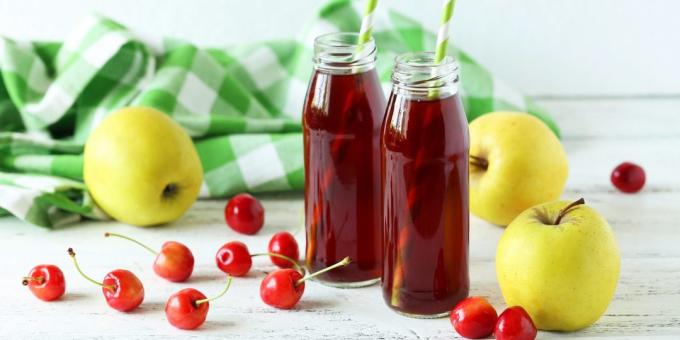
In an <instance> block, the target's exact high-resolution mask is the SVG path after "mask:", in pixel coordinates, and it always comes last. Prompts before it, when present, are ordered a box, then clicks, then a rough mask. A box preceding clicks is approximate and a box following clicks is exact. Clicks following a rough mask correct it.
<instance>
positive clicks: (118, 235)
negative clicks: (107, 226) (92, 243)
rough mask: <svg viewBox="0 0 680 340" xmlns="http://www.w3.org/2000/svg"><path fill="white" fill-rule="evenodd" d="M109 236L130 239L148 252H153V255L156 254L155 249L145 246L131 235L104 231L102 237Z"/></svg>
mask: <svg viewBox="0 0 680 340" xmlns="http://www.w3.org/2000/svg"><path fill="white" fill-rule="evenodd" d="M109 236H113V237H119V238H122V239H125V240H128V241H130V242H133V243H136V244H137V245H139V246H141V247H142V248H144V249H146V250H148V251H149V252H151V254H154V255H155V256H158V252H157V251H155V250H153V248H151V247H149V246H147V245H146V244H144V243H142V242H139V241H137V240H135V239H134V238H132V237H129V236H125V235H121V234H116V233H109V232H107V233H104V237H109Z"/></svg>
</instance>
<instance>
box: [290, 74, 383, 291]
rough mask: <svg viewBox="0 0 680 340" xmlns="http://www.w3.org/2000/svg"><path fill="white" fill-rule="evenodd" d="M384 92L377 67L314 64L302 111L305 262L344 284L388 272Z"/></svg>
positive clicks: (326, 279)
mask: <svg viewBox="0 0 680 340" xmlns="http://www.w3.org/2000/svg"><path fill="white" fill-rule="evenodd" d="M384 112H385V97H384V95H383V91H382V88H381V87H380V84H379V81H378V76H377V74H376V71H375V69H374V68H371V69H370V70H367V71H365V72H361V73H356V74H332V73H329V72H324V71H319V70H315V71H314V74H313V75H312V79H311V82H310V85H309V89H308V93H307V98H306V100H305V108H304V112H303V131H304V153H305V225H306V230H307V248H306V264H307V266H308V268H309V270H311V271H317V270H320V269H323V268H325V267H328V266H330V265H332V264H334V263H336V262H338V261H340V260H342V259H343V258H344V257H346V256H349V257H350V259H351V261H352V262H351V263H350V264H349V265H347V266H345V267H341V268H338V269H335V270H333V271H330V272H328V273H326V274H323V275H321V276H319V279H320V281H323V282H326V283H328V284H331V285H337V286H361V285H365V284H370V283H373V282H376V281H377V280H378V279H379V278H380V271H381V248H380V243H381V237H382V232H381V227H382V224H381V218H380V204H381V194H380V126H381V123H382V117H383V115H384Z"/></svg>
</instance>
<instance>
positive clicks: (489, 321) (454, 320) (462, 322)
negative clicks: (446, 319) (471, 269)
mask: <svg viewBox="0 0 680 340" xmlns="http://www.w3.org/2000/svg"><path fill="white" fill-rule="evenodd" d="M496 319H498V314H496V310H495V309H494V308H493V306H491V304H490V303H489V301H487V300H486V299H485V298H483V297H479V296H471V297H469V298H466V299H464V300H463V301H461V302H459V303H458V304H457V305H456V307H454V308H453V310H452V311H451V324H452V325H453V328H455V329H456V332H458V334H460V335H462V336H464V337H466V338H469V339H480V338H485V337H487V336H489V335H491V333H493V329H494V327H495V326H496Z"/></svg>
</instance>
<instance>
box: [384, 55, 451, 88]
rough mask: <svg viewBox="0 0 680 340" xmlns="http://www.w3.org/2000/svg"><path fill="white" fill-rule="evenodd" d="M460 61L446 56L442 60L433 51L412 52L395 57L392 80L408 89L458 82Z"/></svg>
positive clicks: (434, 86) (437, 86) (436, 86)
mask: <svg viewBox="0 0 680 340" xmlns="http://www.w3.org/2000/svg"><path fill="white" fill-rule="evenodd" d="M458 68H459V66H458V62H457V61H456V59H455V58H453V57H452V56H445V57H444V59H443V60H442V61H440V62H437V61H436V59H435V54H434V53H433V52H410V53H404V54H401V55H399V56H397V57H396V58H395V64H394V72H392V81H393V82H394V84H395V85H397V86H402V87H405V88H408V89H431V88H439V87H445V86H450V85H455V84H456V83H458V77H459V72H458Z"/></svg>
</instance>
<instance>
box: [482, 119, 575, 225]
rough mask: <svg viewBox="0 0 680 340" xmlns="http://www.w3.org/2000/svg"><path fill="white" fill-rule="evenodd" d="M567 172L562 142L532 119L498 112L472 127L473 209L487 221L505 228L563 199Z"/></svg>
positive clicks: (545, 126)
mask: <svg viewBox="0 0 680 340" xmlns="http://www.w3.org/2000/svg"><path fill="white" fill-rule="evenodd" d="M568 168H569V166H568V163H567V156H566V154H565V152H564V149H563V148H562V144H560V141H559V140H558V139H557V137H556V136H555V134H553V132H552V131H551V130H550V129H549V128H548V126H547V125H545V123H543V122H541V121H540V120H539V119H538V118H536V117H534V116H532V115H529V114H526V113H520V112H494V113H489V114H486V115H483V116H481V117H479V118H477V119H475V120H474V121H472V123H470V210H471V211H472V213H473V214H475V215H477V216H479V217H480V218H482V219H484V220H486V221H489V222H491V223H494V224H498V225H503V226H505V225H507V224H508V223H510V222H511V221H512V220H513V219H514V218H515V217H516V216H517V215H519V214H520V213H521V212H522V211H524V210H526V209H528V208H530V207H533V206H534V205H537V204H541V203H545V202H550V201H554V200H557V199H559V198H560V195H562V190H563V189H564V184H565V183H566V181H567V174H568Z"/></svg>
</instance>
